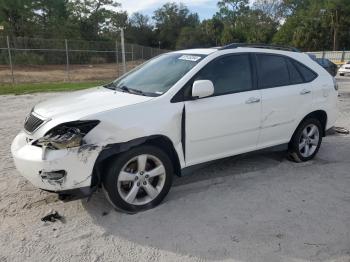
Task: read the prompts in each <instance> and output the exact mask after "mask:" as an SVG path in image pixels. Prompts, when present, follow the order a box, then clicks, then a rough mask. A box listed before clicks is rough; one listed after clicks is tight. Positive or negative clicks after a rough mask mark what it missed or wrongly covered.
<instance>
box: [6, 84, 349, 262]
mask: <svg viewBox="0 0 350 262" xmlns="http://www.w3.org/2000/svg"><path fill="white" fill-rule="evenodd" d="M340 94H341V96H340V98H339V100H340V101H339V107H340V113H339V120H338V123H337V125H338V126H343V127H346V128H350V82H347V81H345V80H344V78H342V79H340ZM56 95H57V94H54V93H51V94H34V95H22V96H0V123H1V125H0V136H1V140H0V143H1V144H0V158H1V163H0V261H1V262H4V261H179V260H181V261H203V260H227V261H268V262H274V261H344V262H345V261H346V262H349V261H350V172H349V170H350V161H349V156H350V136H349V135H347V136H346V135H332V136H328V137H326V138H325V139H324V142H323V144H322V147H321V149H320V152H319V154H318V155H317V157H316V158H315V160H313V161H310V162H308V163H302V164H296V163H292V162H289V161H288V160H286V159H285V158H284V155H285V154H284V153H283V152H276V151H275V152H273V151H265V152H260V153H253V154H247V155H243V156H237V157H232V158H228V159H224V160H220V161H218V162H216V163H213V164H210V165H208V166H207V167H206V168H204V169H201V170H198V171H196V172H194V173H193V174H192V175H191V176H187V177H184V178H178V179H176V180H175V185H174V187H173V188H172V190H171V191H170V194H169V195H168V197H167V198H166V200H165V202H164V203H163V204H162V205H160V206H159V207H157V208H155V209H153V210H149V211H146V212H142V213H139V214H136V215H126V214H121V213H118V212H116V211H114V210H112V209H111V207H110V205H109V204H108V203H107V201H106V200H105V199H104V197H103V195H102V194H101V192H99V193H97V194H96V195H94V197H93V198H92V199H91V201H90V202H86V200H77V201H72V202H69V203H62V202H61V201H59V200H58V199H57V196H56V195H54V194H49V193H46V192H43V191H40V190H38V189H36V188H34V187H33V186H32V185H31V184H30V183H29V182H27V181H26V180H25V179H23V178H22V177H21V176H20V175H19V174H18V172H17V171H16V170H15V169H14V165H13V162H12V159H11V155H10V143H11V141H12V139H13V138H14V136H15V134H16V133H17V132H18V131H19V130H20V129H21V127H22V122H23V119H24V117H25V115H26V114H27V113H28V111H29V110H30V108H31V107H32V106H33V105H34V104H36V103H37V102H38V101H41V100H44V99H47V98H50V97H54V96H56ZM51 209H52V210H57V211H58V212H59V213H60V214H62V215H63V216H64V217H65V221H64V222H59V221H57V222H55V223H49V222H46V223H44V222H42V221H41V220H40V219H41V217H42V216H43V215H45V214H46V213H47V212H48V211H49V210H51Z"/></svg>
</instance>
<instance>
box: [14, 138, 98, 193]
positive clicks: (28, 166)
mask: <svg viewBox="0 0 350 262" xmlns="http://www.w3.org/2000/svg"><path fill="white" fill-rule="evenodd" d="M99 152H100V149H99V148H96V147H79V148H70V149H63V150H49V149H47V150H45V152H43V149H42V148H41V147H37V146H33V145H31V143H28V142H27V135H26V134H25V133H24V132H21V133H19V134H18V135H17V136H16V138H15V139H14V140H13V142H12V145H11V153H12V156H13V159H14V162H15V166H16V168H17V170H18V171H19V172H20V173H21V175H23V176H24V177H25V178H26V179H28V180H29V181H30V182H31V183H32V184H33V185H34V186H36V187H38V188H41V189H44V190H48V191H52V192H61V191H66V190H71V189H77V188H83V187H90V185H91V176H92V172H93V168H94V164H95V161H96V159H97V156H98V154H99Z"/></svg>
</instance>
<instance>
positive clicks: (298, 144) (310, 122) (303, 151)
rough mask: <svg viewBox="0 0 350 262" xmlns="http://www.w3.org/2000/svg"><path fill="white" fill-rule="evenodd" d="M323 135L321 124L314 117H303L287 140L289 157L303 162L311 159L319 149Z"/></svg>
mask: <svg viewBox="0 0 350 262" xmlns="http://www.w3.org/2000/svg"><path fill="white" fill-rule="evenodd" d="M322 136H323V129H322V125H321V123H320V121H319V120H317V119H316V118H308V119H305V120H304V121H303V122H302V123H301V124H300V125H299V126H298V128H297V129H296V130H295V132H294V134H293V137H292V139H291V140H290V142H289V145H288V147H289V150H288V154H289V159H290V160H292V161H294V162H305V161H309V160H311V159H313V158H314V157H315V155H316V154H317V152H318V150H319V149H320V146H321V142H322Z"/></svg>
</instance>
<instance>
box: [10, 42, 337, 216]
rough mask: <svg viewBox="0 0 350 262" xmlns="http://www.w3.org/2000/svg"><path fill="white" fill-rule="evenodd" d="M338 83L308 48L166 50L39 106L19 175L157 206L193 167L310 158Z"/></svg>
mask: <svg viewBox="0 0 350 262" xmlns="http://www.w3.org/2000/svg"><path fill="white" fill-rule="evenodd" d="M337 93H338V92H337V86H336V83H335V81H334V79H333V78H332V77H331V76H330V74H328V72H327V71H326V70H324V69H323V68H322V67H321V66H320V65H319V64H317V63H316V62H315V61H313V60H312V59H311V58H309V57H308V56H307V55H306V54H303V53H300V52H297V51H295V50H289V49H288V50H285V49H284V48H280V47H274V46H272V47H271V46H256V45H255V46H254V45H251V46H250V45H239V44H232V45H228V46H225V47H222V48H209V49H192V50H184V51H176V52H171V53H167V54H164V55H160V56H158V57H156V58H154V59H152V60H150V61H148V62H146V63H145V64H143V65H141V66H139V67H137V68H135V69H134V70H132V71H131V72H129V73H128V74H126V75H124V76H122V77H120V78H119V79H117V80H116V81H114V82H112V83H110V84H107V85H105V86H101V87H97V88H92V89H87V90H84V91H78V92H74V93H70V94H68V95H65V96H62V97H58V98H55V99H51V100H49V101H46V102H42V103H40V104H38V105H36V106H35V107H34V108H33V109H32V110H31V112H30V114H29V115H28V117H27V118H26V120H25V124H24V130H23V131H21V132H20V133H19V134H18V135H17V137H16V138H15V139H14V141H13V143H12V147H11V150H12V155H13V158H14V161H15V165H16V167H17V169H18V170H19V171H20V173H21V174H22V175H23V176H25V177H26V178H27V179H28V180H30V181H31V182H32V183H33V184H34V185H35V186H37V187H39V188H41V189H44V190H48V191H52V192H56V193H59V194H61V195H66V194H71V193H76V192H77V191H79V192H81V193H83V194H85V195H89V194H91V192H93V191H94V190H96V188H98V187H100V186H102V187H103V190H104V192H105V194H106V197H107V198H108V200H109V201H110V202H111V203H112V205H113V206H114V207H115V208H117V209H120V210H123V211H125V212H137V211H140V210H144V209H148V208H151V207H154V206H156V205H158V204H159V203H160V202H161V201H162V200H163V199H164V197H165V196H166V194H167V193H168V191H169V189H170V186H171V183H172V176H173V175H174V174H176V175H179V176H180V175H181V174H182V173H183V171H184V170H185V169H186V168H187V167H192V166H194V165H197V164H201V163H204V162H208V161H211V160H215V159H219V158H224V157H228V156H232V155H237V154H241V153H246V152H250V151H255V150H258V149H262V148H267V147H272V146H276V145H282V144H285V145H288V150H289V156H290V157H291V158H292V159H293V160H294V161H297V162H300V161H307V160H310V159H312V158H313V157H314V156H315V154H316V153H317V151H318V150H319V148H320V145H321V141H322V137H323V136H324V135H325V134H326V130H327V129H329V128H331V127H332V126H333V124H334V123H335V120H336V115H337V109H336V103H337Z"/></svg>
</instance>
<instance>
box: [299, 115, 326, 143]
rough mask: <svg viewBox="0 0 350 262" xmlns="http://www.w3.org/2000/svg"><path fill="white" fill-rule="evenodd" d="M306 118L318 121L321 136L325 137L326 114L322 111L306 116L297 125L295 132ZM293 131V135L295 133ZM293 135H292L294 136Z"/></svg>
mask: <svg viewBox="0 0 350 262" xmlns="http://www.w3.org/2000/svg"><path fill="white" fill-rule="evenodd" d="M308 118H316V119H317V120H318V121H320V123H321V125H322V136H323V137H324V136H325V135H326V126H327V119H328V116H327V113H326V111H324V110H315V111H313V112H311V113H309V114H307V115H306V116H305V117H304V118H303V119H302V120H301V121H300V122H299V124H298V126H297V127H296V129H295V131H296V130H297V129H298V127H299V126H300V125H301V123H302V122H303V121H304V120H305V119H308ZM295 131H294V133H295ZM294 133H293V135H294Z"/></svg>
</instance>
